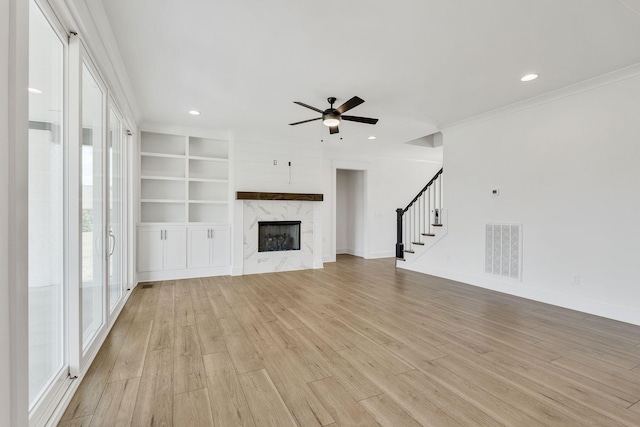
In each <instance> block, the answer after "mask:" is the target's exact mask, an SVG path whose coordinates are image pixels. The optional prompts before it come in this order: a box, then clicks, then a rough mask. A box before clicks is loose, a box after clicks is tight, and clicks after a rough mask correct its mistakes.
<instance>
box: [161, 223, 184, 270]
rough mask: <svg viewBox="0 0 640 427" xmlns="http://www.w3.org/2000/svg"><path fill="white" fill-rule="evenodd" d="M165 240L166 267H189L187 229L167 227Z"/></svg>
mask: <svg viewBox="0 0 640 427" xmlns="http://www.w3.org/2000/svg"><path fill="white" fill-rule="evenodd" d="M165 230H166V239H165V240H164V269H165V270H184V269H185V268H187V230H186V229H185V228H180V229H178V228H174V229H171V228H166V229H165Z"/></svg>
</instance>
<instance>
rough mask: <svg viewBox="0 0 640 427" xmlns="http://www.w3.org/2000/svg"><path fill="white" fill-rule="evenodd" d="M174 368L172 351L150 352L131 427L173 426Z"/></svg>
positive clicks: (141, 380)
mask: <svg viewBox="0 0 640 427" xmlns="http://www.w3.org/2000/svg"><path fill="white" fill-rule="evenodd" d="M173 364H174V362H173V349H162V350H155V351H150V352H149V354H148V355H147V358H146V360H145V365H144V371H143V372H142V378H141V379H140V387H139V389H138V396H137V399H136V406H135V410H134V412H133V421H132V423H131V425H133V426H172V425H173Z"/></svg>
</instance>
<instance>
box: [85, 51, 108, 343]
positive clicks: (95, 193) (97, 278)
mask: <svg viewBox="0 0 640 427" xmlns="http://www.w3.org/2000/svg"><path fill="white" fill-rule="evenodd" d="M81 103H82V113H81V114H82V135H81V144H82V145H81V158H80V171H81V177H82V187H81V218H82V224H81V228H82V230H81V240H80V241H81V247H82V263H81V271H82V284H81V287H80V294H81V298H80V304H81V311H82V318H81V324H82V350H83V351H86V350H87V348H88V347H89V346H90V345H91V343H92V342H93V339H94V338H95V337H96V335H97V334H98V332H99V331H100V329H101V327H102V326H104V324H105V317H106V316H105V314H106V313H105V312H106V310H105V300H106V299H105V285H106V283H105V282H106V277H105V274H104V272H105V262H106V257H105V244H106V242H105V236H104V233H105V229H106V228H105V206H106V197H105V194H104V171H105V165H106V158H105V155H104V139H105V133H104V124H105V123H104V122H105V114H104V110H105V109H104V106H105V93H104V90H103V88H102V86H101V85H100V84H99V83H98V79H97V78H96V76H95V75H94V73H93V72H92V70H91V69H90V68H89V65H87V63H86V62H84V61H83V63H82V98H81Z"/></svg>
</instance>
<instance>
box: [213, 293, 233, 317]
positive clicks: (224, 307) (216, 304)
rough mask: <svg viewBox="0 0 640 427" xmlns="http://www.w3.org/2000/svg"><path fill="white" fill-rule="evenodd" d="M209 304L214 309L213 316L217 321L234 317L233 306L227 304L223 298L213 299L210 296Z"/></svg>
mask: <svg viewBox="0 0 640 427" xmlns="http://www.w3.org/2000/svg"><path fill="white" fill-rule="evenodd" d="M209 304H210V305H211V308H212V309H213V314H214V316H216V319H222V318H224V317H233V311H231V306H230V305H229V304H228V303H227V301H226V300H225V299H224V297H223V296H219V297H212V296H209Z"/></svg>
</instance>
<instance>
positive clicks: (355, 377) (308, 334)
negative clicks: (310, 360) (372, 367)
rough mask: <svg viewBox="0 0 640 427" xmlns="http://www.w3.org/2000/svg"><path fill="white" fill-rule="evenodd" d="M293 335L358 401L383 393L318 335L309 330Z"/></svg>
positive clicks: (298, 331) (302, 330) (301, 330)
mask: <svg viewBox="0 0 640 427" xmlns="http://www.w3.org/2000/svg"><path fill="white" fill-rule="evenodd" d="M292 333H293V334H294V335H295V336H296V337H297V338H298V342H300V343H301V345H304V346H306V348H307V350H309V351H312V352H314V354H315V357H316V359H317V360H320V361H321V362H323V364H322V366H323V367H324V368H325V369H326V370H327V371H328V372H330V373H331V376H332V377H334V378H335V379H336V380H337V381H338V382H339V383H340V384H341V385H342V387H344V388H345V390H347V391H348V392H349V394H351V396H353V398H354V399H355V400H357V401H360V400H363V399H366V398H368V397H372V396H376V395H378V394H380V393H382V391H381V390H380V389H379V388H378V387H376V386H375V384H373V383H372V382H371V381H370V380H369V379H368V378H367V377H366V376H364V375H363V374H362V373H361V372H360V371H358V370H357V369H356V368H355V367H353V366H352V365H351V364H350V363H349V362H347V361H346V360H345V359H344V358H343V357H342V356H341V355H340V354H339V353H338V352H337V351H335V350H334V349H332V348H331V347H330V346H329V345H328V344H327V343H325V342H324V341H322V340H321V339H320V338H319V337H318V336H317V335H315V334H314V333H313V332H312V331H311V330H309V329H307V328H301V329H296V330H295V331H292Z"/></svg>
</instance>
